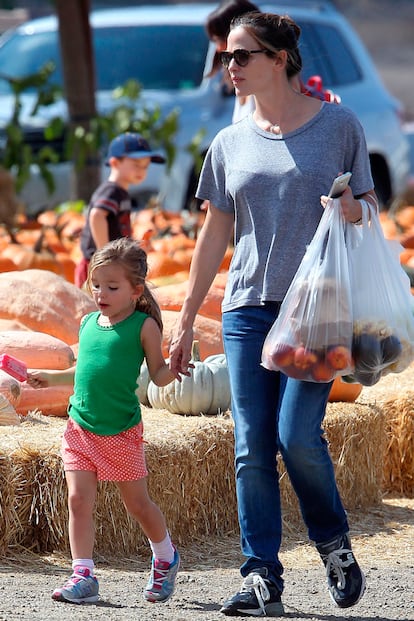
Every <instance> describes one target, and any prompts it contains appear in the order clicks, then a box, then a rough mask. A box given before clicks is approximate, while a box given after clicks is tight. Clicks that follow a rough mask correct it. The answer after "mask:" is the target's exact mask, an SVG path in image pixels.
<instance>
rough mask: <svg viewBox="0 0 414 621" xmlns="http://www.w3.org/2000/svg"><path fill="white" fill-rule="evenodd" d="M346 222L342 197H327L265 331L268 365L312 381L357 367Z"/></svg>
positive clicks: (263, 356) (265, 355)
mask: <svg viewBox="0 0 414 621" xmlns="http://www.w3.org/2000/svg"><path fill="white" fill-rule="evenodd" d="M345 228H346V223H345V221H344V218H343V216H342V210H341V208H340V203H339V201H338V200H335V199H332V200H330V201H328V204H327V206H326V208H325V211H324V213H323V216H322V218H321V221H320V223H319V226H318V228H317V230H316V232H315V235H314V237H313V239H312V241H311V243H310V244H309V246H308V248H307V250H306V253H305V255H304V257H303V259H302V262H301V264H300V265H299V268H298V270H297V272H296V275H295V277H294V278H293V280H292V283H291V285H290V287H289V289H288V291H287V293H286V296H285V299H284V300H283V303H282V305H281V308H280V313H279V316H278V318H277V319H276V321H275V323H274V324H273V326H272V328H271V330H270V331H269V333H268V335H267V337H266V340H265V343H264V346H263V352H262V365H263V366H264V367H266V368H267V369H270V370H275V371H282V372H283V373H285V374H286V375H288V376H289V377H294V378H297V379H302V380H307V381H312V382H329V381H331V380H333V379H334V378H335V377H336V376H337V375H346V374H349V373H350V372H351V371H353V360H352V355H351V347H352V327H353V322H352V304H351V289H350V282H349V274H348V258H347V249H346V243H345Z"/></svg>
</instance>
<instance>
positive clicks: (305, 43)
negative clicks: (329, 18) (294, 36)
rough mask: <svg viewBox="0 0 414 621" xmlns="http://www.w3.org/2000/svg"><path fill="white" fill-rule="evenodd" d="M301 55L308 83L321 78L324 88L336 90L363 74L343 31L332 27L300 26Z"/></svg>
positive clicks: (357, 79)
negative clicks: (313, 78)
mask: <svg viewBox="0 0 414 621" xmlns="http://www.w3.org/2000/svg"><path fill="white" fill-rule="evenodd" d="M301 28H302V34H301V38H300V51H301V55H302V60H303V77H304V78H305V81H306V80H307V79H308V78H309V77H310V76H311V75H320V76H321V78H322V80H323V83H324V85H325V86H327V87H329V88H334V87H338V86H343V85H345V84H352V83H354V82H357V81H359V80H360V79H361V70H360V68H359V66H358V63H357V62H356V61H355V58H354V57H353V55H352V52H351V50H350V48H349V47H348V45H347V43H346V41H345V40H344V39H343V37H342V35H341V33H340V31H338V30H337V29H336V28H334V27H333V26H328V25H326V24H318V23H301Z"/></svg>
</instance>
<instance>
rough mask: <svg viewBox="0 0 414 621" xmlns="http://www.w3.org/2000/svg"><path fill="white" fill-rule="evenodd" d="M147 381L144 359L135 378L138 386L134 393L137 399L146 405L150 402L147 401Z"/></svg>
mask: <svg viewBox="0 0 414 621" xmlns="http://www.w3.org/2000/svg"><path fill="white" fill-rule="evenodd" d="M149 381H150V376H149V371H148V367H147V363H146V362H145V360H144V362H143V363H142V365H141V370H140V373H139V376H138V379H137V384H138V388H137V389H136V391H135V394H136V395H137V397H138V401H139V402H140V403H141V404H142V405H146V406H149V405H150V402H149V401H148V394H147V390H148V384H149Z"/></svg>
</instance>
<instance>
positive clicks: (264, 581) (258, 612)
mask: <svg viewBox="0 0 414 621" xmlns="http://www.w3.org/2000/svg"><path fill="white" fill-rule="evenodd" d="M220 612H222V613H223V614H225V615H227V616H229V617H239V616H241V615H247V616H253V617H266V616H267V617H279V616H280V615H282V614H283V612H284V609H283V604H282V601H281V593H280V591H279V589H278V588H277V586H276V585H275V584H273V582H271V581H270V580H269V578H268V570H267V567H260V568H259V569H255V570H254V571H251V572H250V573H249V575H248V576H246V578H245V579H244V580H243V584H242V587H241V589H240V591H238V592H237V593H236V594H235V595H233V597H231V598H230V599H228V600H227V601H225V602H224V604H223V606H222V607H221V608H220Z"/></svg>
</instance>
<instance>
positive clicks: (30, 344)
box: [0, 330, 75, 369]
mask: <svg viewBox="0 0 414 621" xmlns="http://www.w3.org/2000/svg"><path fill="white" fill-rule="evenodd" d="M0 351H1V353H4V354H8V355H9V356H14V357H15V358H17V359H18V360H21V361H22V362H24V363H25V364H26V365H27V366H28V367H31V368H34V369H67V368H68V367H71V366H72V365H73V364H74V362H75V356H74V354H73V351H72V349H71V348H70V346H69V345H67V344H66V343H64V342H63V341H61V340H60V339H58V338H56V337H54V336H51V335H50V334H45V333H44V332H36V331H33V330H5V331H2V332H0Z"/></svg>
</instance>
